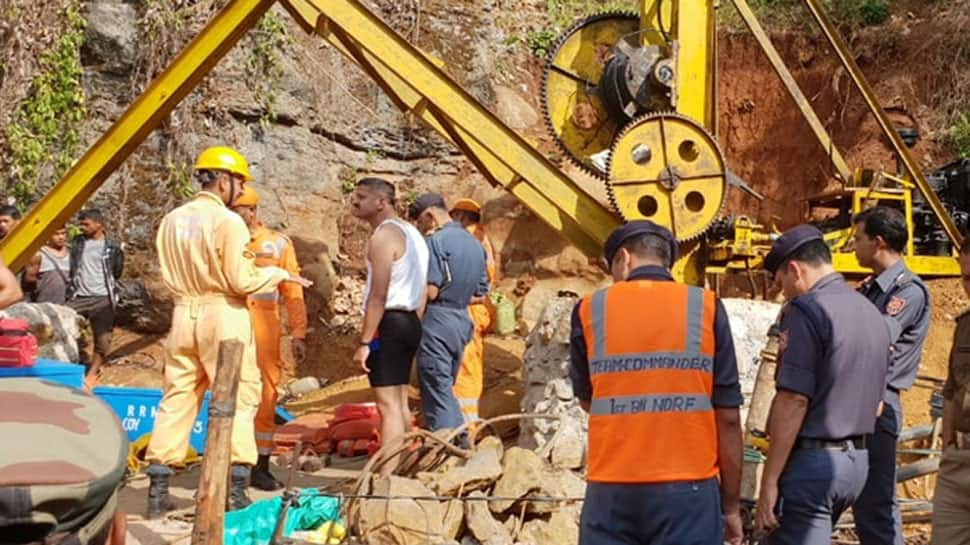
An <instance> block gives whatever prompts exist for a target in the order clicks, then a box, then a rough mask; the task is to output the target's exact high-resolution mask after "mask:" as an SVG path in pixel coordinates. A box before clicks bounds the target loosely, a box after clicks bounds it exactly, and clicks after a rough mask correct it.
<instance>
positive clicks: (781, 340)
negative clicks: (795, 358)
mask: <svg viewBox="0 0 970 545" xmlns="http://www.w3.org/2000/svg"><path fill="white" fill-rule="evenodd" d="M786 348H788V330H787V329H786V330H784V331H782V332H781V333H779V334H778V352H784V351H785V349H786Z"/></svg>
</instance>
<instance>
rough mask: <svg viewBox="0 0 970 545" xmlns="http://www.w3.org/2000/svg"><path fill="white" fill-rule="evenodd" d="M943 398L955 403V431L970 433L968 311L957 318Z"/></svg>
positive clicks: (969, 319) (969, 317) (969, 331)
mask: <svg viewBox="0 0 970 545" xmlns="http://www.w3.org/2000/svg"><path fill="white" fill-rule="evenodd" d="M943 398H944V399H946V400H947V401H952V402H954V403H956V406H957V414H956V422H955V424H956V429H957V431H961V432H965V433H966V432H970V311H967V312H964V313H963V314H961V315H960V316H958V317H957V328H956V331H954V333H953V346H952V348H950V369H949V372H948V373H947V377H946V383H944V385H943Z"/></svg>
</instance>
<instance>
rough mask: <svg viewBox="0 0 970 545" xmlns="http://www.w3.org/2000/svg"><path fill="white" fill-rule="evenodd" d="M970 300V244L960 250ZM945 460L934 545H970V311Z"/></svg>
mask: <svg viewBox="0 0 970 545" xmlns="http://www.w3.org/2000/svg"><path fill="white" fill-rule="evenodd" d="M960 272H961V279H962V280H963V291H964V292H966V294H967V295H968V296H970V241H968V242H964V244H963V247H962V248H960ZM942 432H943V457H942V458H941V459H940V474H939V476H938V477H937V478H936V495H935V496H934V497H933V540H932V544H933V545H970V311H967V312H964V313H963V314H961V315H960V316H958V317H957V328H956V331H955V332H954V333H953V347H952V348H951V349H950V369H949V372H948V373H947V377H946V383H945V384H944V385H943V429H942Z"/></svg>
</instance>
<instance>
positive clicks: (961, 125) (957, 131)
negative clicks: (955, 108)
mask: <svg viewBox="0 0 970 545" xmlns="http://www.w3.org/2000/svg"><path fill="white" fill-rule="evenodd" d="M950 138H952V139H953V146H954V147H955V148H956V151H957V153H958V154H960V157H961V158H963V159H970V112H963V113H962V114H960V115H958V116H957V118H956V120H955V121H954V123H953V125H951V126H950Z"/></svg>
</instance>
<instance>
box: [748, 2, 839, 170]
mask: <svg viewBox="0 0 970 545" xmlns="http://www.w3.org/2000/svg"><path fill="white" fill-rule="evenodd" d="M733 2H734V7H735V8H737V10H738V14H739V15H741V19H743V20H744V23H745V24H746V25H747V26H748V30H750V31H751V34H752V35H753V36H754V38H755V40H757V41H758V44H759V45H761V50H762V51H763V52H764V54H765V56H766V57H768V62H770V63H771V66H772V68H774V69H775V73H776V74H778V78H779V79H781V82H782V84H784V86H785V89H787V90H788V94H789V95H791V97H792V100H794V101H795V106H797V107H798V109H799V110H800V111H801V112H802V116H803V117H804V118H805V121H806V122H807V123H808V126H809V127H811V129H812V132H814V133H815V138H816V139H818V143H819V144H820V145H821V146H822V149H824V150H825V153H826V154H828V156H829V160H830V161H831V162H832V166H834V167H835V170H836V172H838V174H839V176H840V177H841V178H842V183H848V182H849V180H851V179H852V171H851V170H850V169H849V165H848V163H846V162H845V159H844V158H843V157H842V153H841V152H840V151H839V149H838V148H836V147H835V143H834V142H832V137H831V136H829V133H828V131H827V130H825V125H824V124H823V123H822V120H821V119H819V118H818V115H816V114H815V110H814V109H812V104H811V102H809V100H808V97H806V96H805V94H804V93H802V90H801V88H800V87H799V86H798V82H796V81H795V77H794V76H792V73H791V71H790V70H788V66H787V65H785V61H784V60H782V58H781V55H780V54H778V50H777V49H775V46H774V44H772V43H771V38H769V37H768V33H767V32H765V29H764V28H763V27H762V26H761V23H760V22H758V18H757V17H756V16H755V14H754V12H753V11H752V10H751V6H750V5H748V2H747V0H733Z"/></svg>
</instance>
